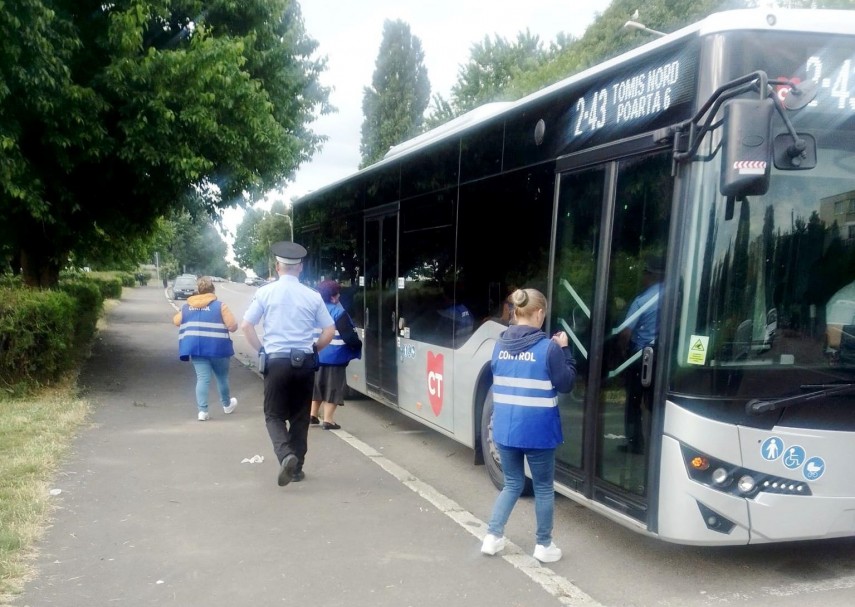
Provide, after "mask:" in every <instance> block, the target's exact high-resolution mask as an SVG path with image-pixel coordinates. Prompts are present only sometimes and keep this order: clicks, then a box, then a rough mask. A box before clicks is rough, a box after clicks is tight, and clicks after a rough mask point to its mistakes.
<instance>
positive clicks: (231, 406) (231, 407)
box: [223, 396, 237, 415]
mask: <svg viewBox="0 0 855 607" xmlns="http://www.w3.org/2000/svg"><path fill="white" fill-rule="evenodd" d="M235 407H237V399H236V398H235V397H234V396H232V399H231V400H230V401H229V406H228V407H223V413H225V414H226V415H228V414H229V413H231V412H232V411H234V410H235Z"/></svg>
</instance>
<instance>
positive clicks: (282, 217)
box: [232, 201, 291, 276]
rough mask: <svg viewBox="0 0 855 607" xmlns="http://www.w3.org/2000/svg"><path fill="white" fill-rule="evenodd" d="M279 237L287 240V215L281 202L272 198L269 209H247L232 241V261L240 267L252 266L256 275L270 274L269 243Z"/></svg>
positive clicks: (278, 239)
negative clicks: (233, 259) (233, 257)
mask: <svg viewBox="0 0 855 607" xmlns="http://www.w3.org/2000/svg"><path fill="white" fill-rule="evenodd" d="M280 240H291V216H290V215H289V214H288V213H287V207H286V206H285V203H284V202H282V201H276V202H274V203H273V204H272V205H271V207H270V211H264V210H261V209H247V211H246V213H245V214H244V217H243V220H242V221H241V223H240V225H238V227H237V230H236V235H235V242H234V244H233V245H232V248H233V249H234V254H235V261H237V262H238V264H240V266H241V267H244V268H252V269H253V271H254V272H255V273H256V274H258V275H259V276H270V275H272V274H273V256H272V254H271V253H270V245H271V244H273V243H274V242H279V241H280Z"/></svg>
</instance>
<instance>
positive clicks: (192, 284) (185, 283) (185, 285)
mask: <svg viewBox="0 0 855 607" xmlns="http://www.w3.org/2000/svg"><path fill="white" fill-rule="evenodd" d="M195 293H196V277H195V276H193V275H192V274H182V275H181V276H178V277H176V279H175V281H174V282H173V283H172V299H187V298H188V297H190V296H191V295H194V294H195Z"/></svg>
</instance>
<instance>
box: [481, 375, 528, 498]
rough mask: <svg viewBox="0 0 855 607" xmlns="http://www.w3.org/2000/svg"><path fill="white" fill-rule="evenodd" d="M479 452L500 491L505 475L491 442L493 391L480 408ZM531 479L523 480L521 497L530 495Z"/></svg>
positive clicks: (488, 394)
mask: <svg viewBox="0 0 855 607" xmlns="http://www.w3.org/2000/svg"><path fill="white" fill-rule="evenodd" d="M481 451H482V452H483V455H484V467H485V468H487V474H489V475H490V480H491V481H493V485H495V486H496V489H502V487H504V486H505V475H504V474H503V473H502V464H501V462H500V460H499V452H498V451H497V450H496V445H495V443H494V442H493V389H492V388H490V390H489V391H488V392H487V396H486V397H485V398H484V406H483V407H482V408H481ZM533 493H534V490H533V488H532V484H531V479H530V478H527V479H525V485H524V486H523V495H532V494H533Z"/></svg>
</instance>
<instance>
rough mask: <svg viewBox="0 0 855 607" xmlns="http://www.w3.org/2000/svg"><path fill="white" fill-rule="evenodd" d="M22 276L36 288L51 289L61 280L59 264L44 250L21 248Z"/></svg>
mask: <svg viewBox="0 0 855 607" xmlns="http://www.w3.org/2000/svg"><path fill="white" fill-rule="evenodd" d="M20 261H21V276H22V277H23V279H24V284H25V285H27V286H28V287H34V288H36V289H49V288H51V287H55V286H56V284H57V283H58V282H59V264H58V263H57V262H56V261H55V259H54V258H53V257H52V256H51V255H50V254H49V253H46V252H45V251H44V250H39V249H36V250H33V249H31V248H29V247H27V246H24V247H22V248H21V253H20Z"/></svg>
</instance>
